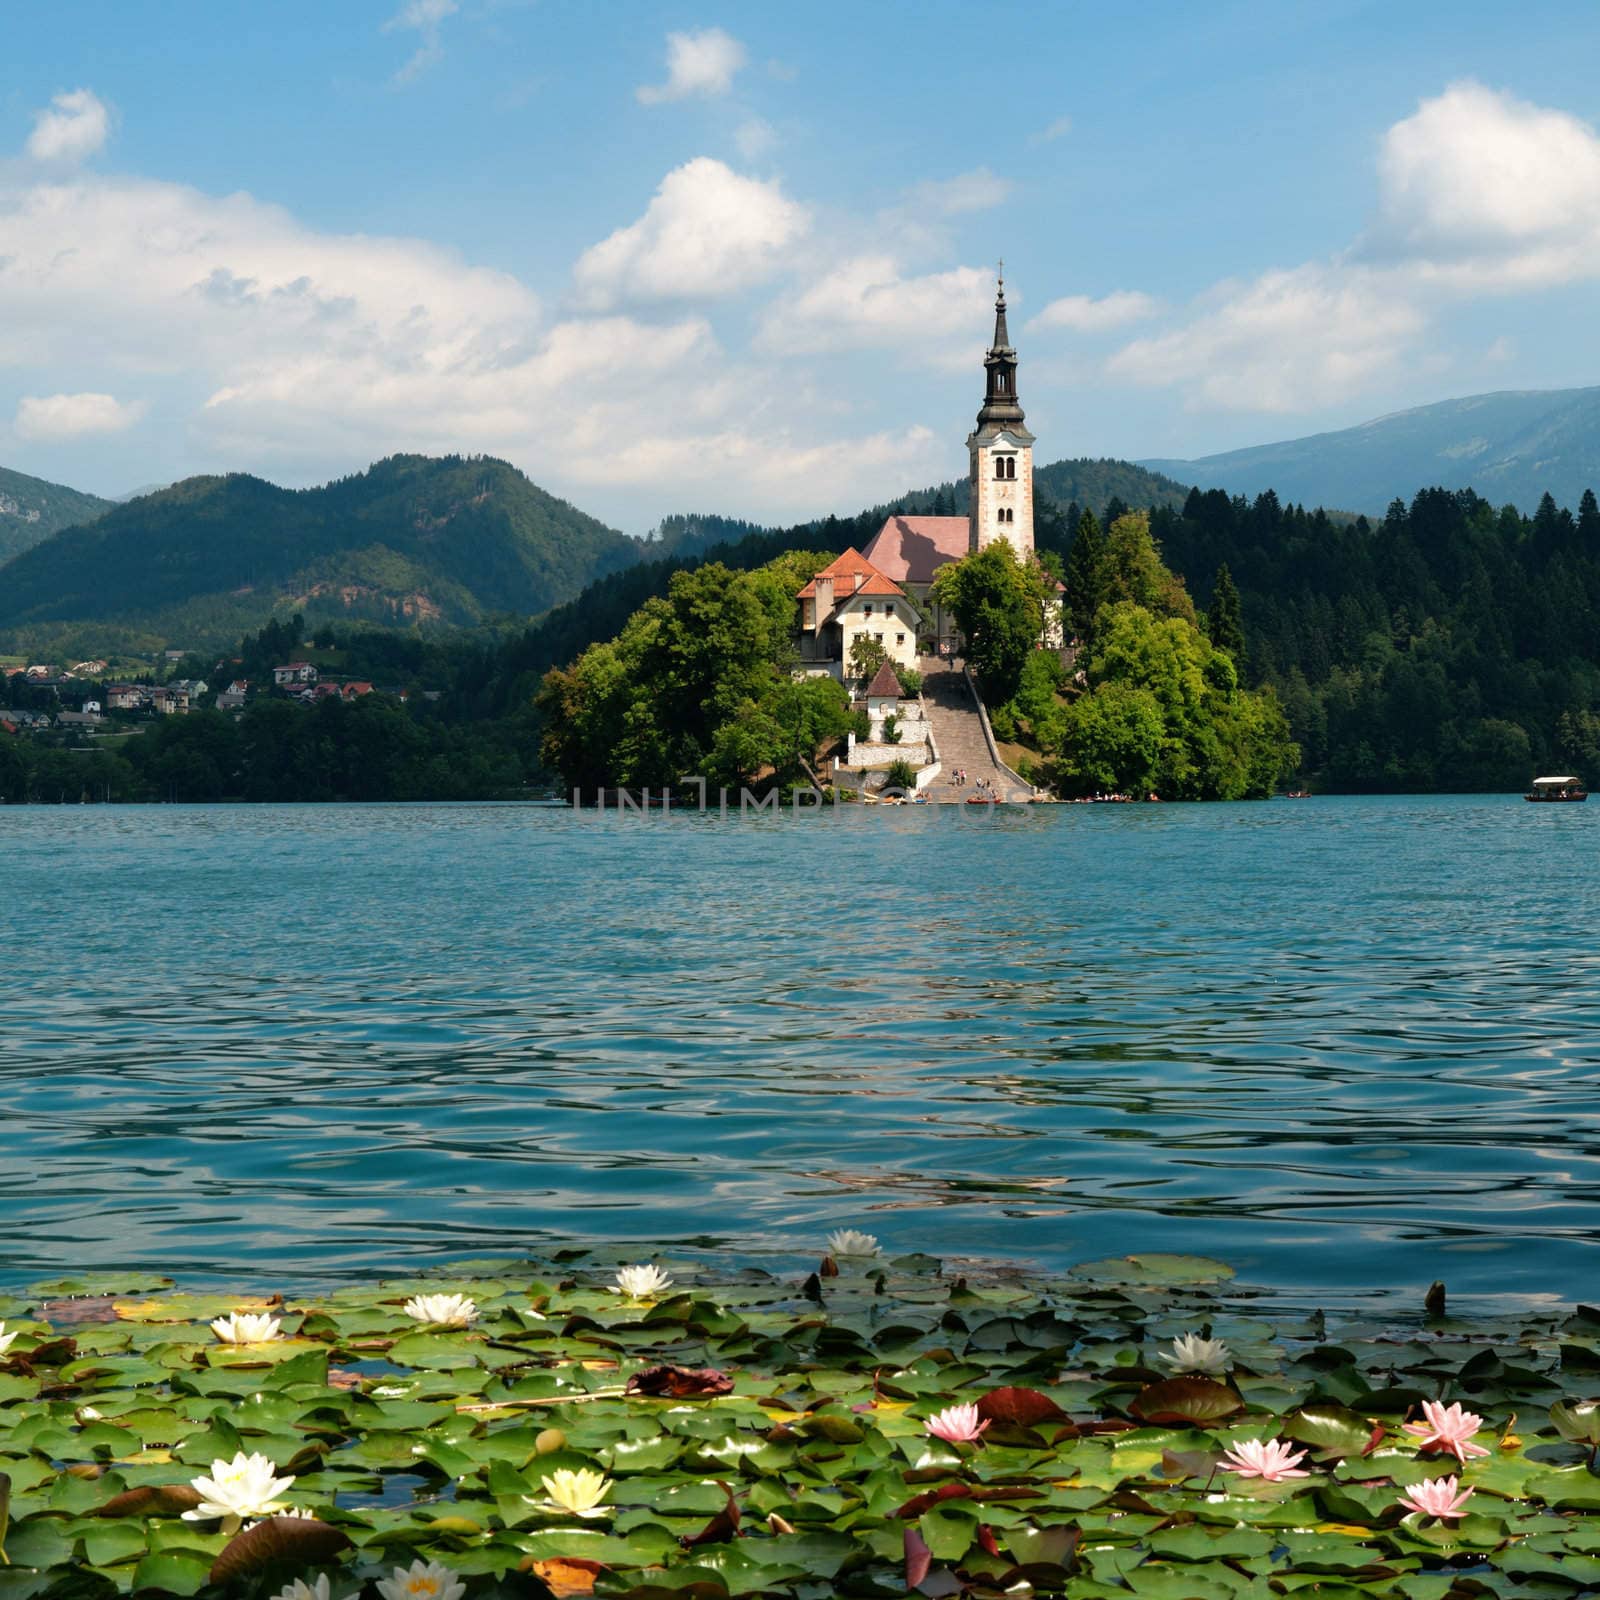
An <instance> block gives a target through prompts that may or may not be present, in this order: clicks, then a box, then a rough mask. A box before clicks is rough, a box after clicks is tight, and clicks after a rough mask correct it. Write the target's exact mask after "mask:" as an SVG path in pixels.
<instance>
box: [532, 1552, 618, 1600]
mask: <svg viewBox="0 0 1600 1600" xmlns="http://www.w3.org/2000/svg"><path fill="white" fill-rule="evenodd" d="M605 1570H606V1569H605V1568H604V1567H603V1566H602V1565H601V1564H600V1563H599V1562H598V1561H585V1560H583V1559H582V1558H580V1557H578V1556H547V1557H545V1558H544V1559H543V1560H538V1561H536V1560H534V1559H533V1557H531V1556H529V1557H527V1558H526V1559H525V1560H524V1561H523V1563H522V1571H524V1572H531V1573H532V1574H533V1575H534V1577H536V1578H539V1579H541V1580H543V1582H544V1584H545V1586H546V1588H548V1589H549V1591H550V1593H551V1594H553V1595H555V1596H556V1600H567V1597H568V1596H570V1595H575V1594H593V1593H594V1581H595V1579H596V1578H598V1577H599V1576H600V1574H601V1573H602V1572H604V1571H605Z"/></svg>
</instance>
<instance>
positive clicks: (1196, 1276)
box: [1069, 1253, 1234, 1289]
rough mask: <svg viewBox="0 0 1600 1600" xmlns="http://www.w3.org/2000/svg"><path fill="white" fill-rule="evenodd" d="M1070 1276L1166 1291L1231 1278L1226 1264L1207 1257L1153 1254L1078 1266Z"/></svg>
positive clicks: (1117, 1258) (1231, 1270)
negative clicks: (1177, 1286)
mask: <svg viewBox="0 0 1600 1600" xmlns="http://www.w3.org/2000/svg"><path fill="white" fill-rule="evenodd" d="M1069 1275H1070V1276H1071V1277H1074V1278H1088V1279H1090V1280H1091V1281H1093V1282H1095V1283H1116V1284H1129V1285H1132V1286H1134V1287H1151V1288H1159V1289H1169V1288H1172V1287H1174V1286H1175V1285H1178V1284H1193V1283H1220V1282H1222V1281H1223V1280H1224V1279H1227V1278H1231V1277H1232V1276H1233V1275H1234V1274H1233V1268H1232V1267H1230V1266H1229V1265H1228V1264H1227V1262H1225V1261H1213V1260H1211V1258H1210V1257H1208V1256H1189V1255H1164V1254H1161V1253H1156V1254H1152V1255H1137V1256H1120V1257H1108V1258H1107V1259H1106V1260H1103V1261H1085V1262H1081V1263H1080V1264H1079V1265H1078V1266H1075V1267H1072V1268H1070V1269H1069Z"/></svg>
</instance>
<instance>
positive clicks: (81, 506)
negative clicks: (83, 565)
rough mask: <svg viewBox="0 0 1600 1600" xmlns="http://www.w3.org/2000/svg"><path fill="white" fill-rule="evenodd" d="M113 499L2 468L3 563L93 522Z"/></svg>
mask: <svg viewBox="0 0 1600 1600" xmlns="http://www.w3.org/2000/svg"><path fill="white" fill-rule="evenodd" d="M111 504H112V503H111V501H109V500H102V499H101V498H100V497H99V496H98V495H93V494H84V493H83V492H82V491H81V490H79V489H68V488H66V487H65V486H64V485H62V484H59V483H46V482H45V480H44V479H43V478H30V477H28V476H27V474H26V473H22V472H8V471H7V470H6V469H5V468H4V467H0V562H4V561H9V560H10V559H11V558H12V556H15V555H20V554H21V553H22V552H23V551H24V550H31V549H32V548H33V547H34V545H36V544H40V543H42V542H43V541H44V540H46V539H48V538H49V537H50V535H51V534H53V533H59V532H60V531H61V530H62V529H63V528H71V527H74V526H76V525H77V524H78V523H80V522H93V521H94V519H95V518H96V517H98V516H101V515H103V514H104V513H105V512H107V511H109V510H110V509H111Z"/></svg>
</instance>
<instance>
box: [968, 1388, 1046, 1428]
mask: <svg viewBox="0 0 1600 1600" xmlns="http://www.w3.org/2000/svg"><path fill="white" fill-rule="evenodd" d="M978 1415H979V1416H980V1417H987V1418H988V1419H989V1420H990V1421H991V1422H1010V1423H1015V1424H1016V1425H1017V1426H1019V1427H1023V1428H1034V1427H1037V1426H1038V1425H1039V1424H1040V1423H1041V1422H1060V1421H1065V1420H1066V1417H1067V1414H1066V1412H1065V1411H1063V1410H1062V1409H1061V1407H1060V1406H1058V1405H1057V1404H1056V1403H1055V1401H1054V1400H1052V1399H1051V1398H1050V1396H1049V1395H1047V1394H1041V1393H1040V1392H1039V1391H1038V1390H1037V1389H1018V1388H1011V1387H1007V1388H1003V1389H991V1390H990V1391H989V1392H988V1394H986V1395H984V1396H983V1397H982V1398H981V1399H980V1400H979V1401H978Z"/></svg>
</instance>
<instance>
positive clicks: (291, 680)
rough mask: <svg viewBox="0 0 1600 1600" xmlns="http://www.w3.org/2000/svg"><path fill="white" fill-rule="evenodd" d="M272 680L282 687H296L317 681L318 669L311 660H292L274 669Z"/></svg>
mask: <svg viewBox="0 0 1600 1600" xmlns="http://www.w3.org/2000/svg"><path fill="white" fill-rule="evenodd" d="M272 681H273V683H274V684H276V685H277V687H278V688H280V689H291V688H295V687H297V686H298V685H300V684H303V683H315V682H316V681H317V669H316V668H315V667H314V666H312V664H311V663H310V662H309V661H290V662H288V663H287V664H286V665H284V666H281V667H274V668H273V669H272Z"/></svg>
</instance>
